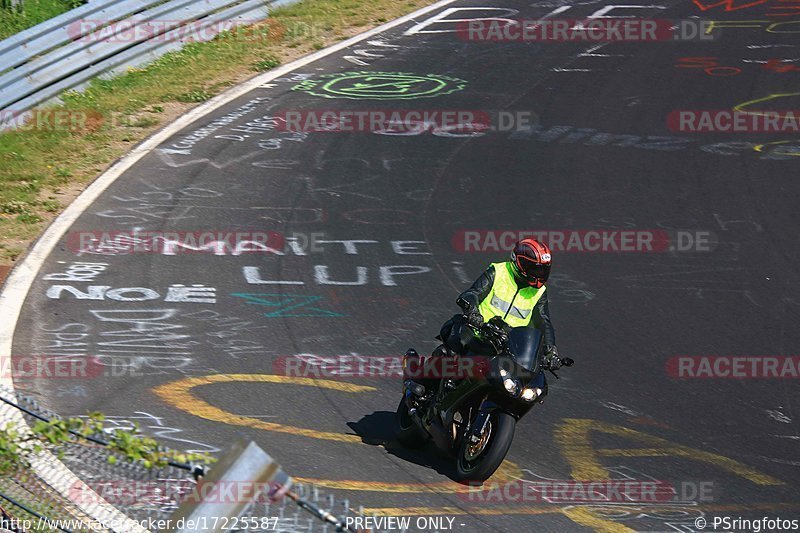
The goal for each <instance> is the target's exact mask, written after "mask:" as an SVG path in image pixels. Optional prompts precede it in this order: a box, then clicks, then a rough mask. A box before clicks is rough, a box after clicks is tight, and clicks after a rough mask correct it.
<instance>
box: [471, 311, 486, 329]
mask: <svg viewBox="0 0 800 533" xmlns="http://www.w3.org/2000/svg"><path fill="white" fill-rule="evenodd" d="M467 324H469V325H470V326H472V327H475V328H479V327H481V326H482V325H483V315H482V314H480V313H479V312H478V310H477V309H470V310H469V312H468V313H467Z"/></svg>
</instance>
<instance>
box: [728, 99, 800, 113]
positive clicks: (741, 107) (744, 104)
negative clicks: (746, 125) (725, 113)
mask: <svg viewBox="0 0 800 533" xmlns="http://www.w3.org/2000/svg"><path fill="white" fill-rule="evenodd" d="M797 96H800V93H776V94H770V95H769V96H764V97H763V98H756V99H755V100H748V101H747V102H742V103H741V104H737V105H735V106H733V110H734V111H739V112H741V113H746V114H748V115H758V116H762V117H763V116H766V114H767V113H775V112H776V111H774V110H760V109H756V110H754V111H749V110H748V109H746V108H747V107H752V106H754V105H758V104H763V103H764V102H771V101H774V100H778V99H780V98H792V97H797ZM787 109H791V106H789V107H787ZM779 116H780V117H781V118H785V117H786V115H784V114H781V115H779Z"/></svg>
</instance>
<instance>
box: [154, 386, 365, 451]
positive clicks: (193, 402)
mask: <svg viewBox="0 0 800 533" xmlns="http://www.w3.org/2000/svg"><path fill="white" fill-rule="evenodd" d="M215 383H283V384H287V385H302V386H307V387H319V388H322V389H328V390H335V391H339V392H347V393H359V392H372V391H375V390H377V389H375V387H368V386H365V385H354V384H352V383H346V382H343V381H333V380H327V379H312V378H298V377H290V376H274V375H271V374H213V375H210V376H202V377H191V378H185V379H180V380H178V381H173V382H170V383H166V384H164V385H159V386H158V387H156V388H154V389H153V391H154V392H155V393H156V395H157V396H158V397H159V398H161V399H162V400H164V401H165V402H166V403H168V404H169V405H171V406H172V407H175V408H176V409H180V410H181V411H185V412H187V413H189V414H192V415H195V416H199V417H200V418H205V419H206V420H211V421H213V422H222V423H223V424H230V425H233V426H245V427H251V428H256V429H263V430H266V431H275V432H278V433H288V434H289V435H299V436H303V437H311V438H314V439H322V440H331V441H336V442H361V437H359V436H358V435H348V434H345V433H334V432H329V431H317V430H314V429H306V428H299V427H294V426H287V425H284V424H276V423H274V422H266V421H264V420H259V419H257V418H252V417H249V416H241V415H237V414H233V413H229V412H228V411H225V410H223V409H220V408H219V407H215V406H213V405H211V404H210V403H208V402H206V401H205V400H202V399H200V398H198V397H197V396H195V395H194V394H192V390H193V389H195V388H197V387H202V386H205V385H211V384H215Z"/></svg>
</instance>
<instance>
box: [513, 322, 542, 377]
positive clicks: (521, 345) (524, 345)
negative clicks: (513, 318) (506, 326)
mask: <svg viewBox="0 0 800 533" xmlns="http://www.w3.org/2000/svg"><path fill="white" fill-rule="evenodd" d="M541 342H542V332H541V331H539V330H538V329H534V328H514V329H512V330H511V332H510V333H509V334H508V347H509V349H510V350H511V353H513V354H514V359H515V361H516V362H517V364H519V365H522V366H524V367H525V368H527V369H528V370H530V371H531V372H536V370H537V369H538V367H539V361H538V354H539V344H541Z"/></svg>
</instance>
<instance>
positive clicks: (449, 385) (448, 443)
mask: <svg viewBox="0 0 800 533" xmlns="http://www.w3.org/2000/svg"><path fill="white" fill-rule="evenodd" d="M462 319H463V320H464V323H465V324H467V317H466V316H462ZM467 327H469V328H471V329H472V333H473V335H474V338H475V339H476V340H477V342H476V343H470V344H471V345H472V344H475V345H477V347H472V346H471V345H470V347H469V349H468V351H467V353H465V354H464V355H463V356H461V355H458V354H454V353H452V352H450V351H449V350H448V349H447V348H446V347H445V346H444V345H442V346H440V347H438V348H437V349H436V350H435V351H434V353H433V354H432V355H431V357H430V358H429V359H425V360H423V358H421V357H420V356H419V354H418V353H417V352H416V351H415V350H414V349H413V348H412V349H409V350H408V351H407V352H406V355H405V356H404V357H403V398H402V400H401V401H400V405H399V406H398V407H397V412H396V415H395V434H396V437H397V440H398V442H400V444H402V445H403V446H405V447H408V448H419V447H421V446H423V445H425V444H426V443H427V442H428V441H429V440H431V439H432V440H433V442H434V443H435V444H436V446H437V447H438V448H440V449H442V450H444V451H445V452H448V453H449V454H451V455H452V456H454V457H455V459H456V475H455V478H456V479H457V480H458V481H460V482H468V481H469V482H483V481H485V480H487V479H488V478H489V477H491V475H492V474H493V473H494V472H495V470H497V468H498V467H499V466H500V464H501V463H502V462H503V460H504V459H505V456H506V454H507V453H508V450H509V448H510V447H511V442H512V440H513V439H514V431H515V427H516V424H517V422H519V420H520V419H521V418H522V417H523V416H525V415H526V414H527V413H528V411H530V409H531V408H532V407H533V406H534V405H536V404H537V403H541V402H542V401H543V400H544V397H545V396H547V391H548V387H547V378H546V377H545V371H550V372H551V373H552V374H553V375H554V376H555V377H556V378H558V375H557V374H556V372H555V370H557V369H558V368H561V367H562V366H572V364H573V360H572V359H569V358H567V357H565V358H559V357H556V356H551V357H550V360H549V361H550V363H549V365H548V364H545V363H544V362H543V349H544V346H543V342H542V334H541V333H540V332H539V331H538V330H535V329H532V328H525V327H523V328H513V329H512V328H510V327H509V326H508V325H507V324H506V323H505V322H504V321H503V320H502V319H501V318H500V317H494V318H492V319H490V320H489V321H488V322H486V323H484V324H483V325H482V326H480V327H475V326H473V325H468V324H467ZM437 358H438V361H437ZM426 365H427V368H429V369H431V368H433V369H436V370H437V372H440V371H441V370H442V369H446V368H449V369H457V370H458V371H459V375H457V376H456V378H457V379H448V378H445V377H441V378H440V379H431V378H430V377H428V378H424V379H420V378H419V375H420V372H419V369H420V368H426ZM465 370H466V371H465ZM423 374H424V372H423ZM437 378H439V376H437Z"/></svg>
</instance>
